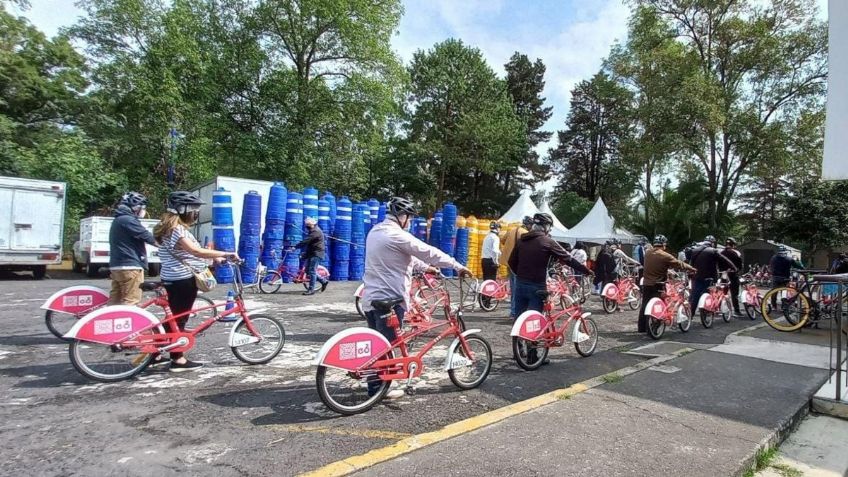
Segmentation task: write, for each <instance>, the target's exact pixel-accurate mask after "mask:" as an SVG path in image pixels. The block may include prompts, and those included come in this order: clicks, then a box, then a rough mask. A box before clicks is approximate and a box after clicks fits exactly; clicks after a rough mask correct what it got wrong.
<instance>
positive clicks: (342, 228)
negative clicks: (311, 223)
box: [330, 197, 353, 281]
mask: <svg viewBox="0 0 848 477" xmlns="http://www.w3.org/2000/svg"><path fill="white" fill-rule="evenodd" d="M351 209H352V204H351V202H350V199H348V198H347V197H340V198H339V200H338V201H336V214H337V215H336V223H335V225H334V226H333V237H335V238H337V239H338V240H334V241H333V253H332V256H333V262H332V267H330V277H331V278H332V279H333V280H337V281H347V279H348V271H349V268H350V233H351V228H352V225H353V220H352V214H351V212H352V210H351ZM331 212H332V210H331Z"/></svg>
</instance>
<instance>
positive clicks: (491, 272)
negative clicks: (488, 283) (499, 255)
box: [481, 258, 498, 280]
mask: <svg viewBox="0 0 848 477" xmlns="http://www.w3.org/2000/svg"><path fill="white" fill-rule="evenodd" d="M481 264H482V265H483V280H495V279H496V278H498V264H497V263H495V261H494V260H492V259H491V258H484V259H483V260H482V263H481Z"/></svg>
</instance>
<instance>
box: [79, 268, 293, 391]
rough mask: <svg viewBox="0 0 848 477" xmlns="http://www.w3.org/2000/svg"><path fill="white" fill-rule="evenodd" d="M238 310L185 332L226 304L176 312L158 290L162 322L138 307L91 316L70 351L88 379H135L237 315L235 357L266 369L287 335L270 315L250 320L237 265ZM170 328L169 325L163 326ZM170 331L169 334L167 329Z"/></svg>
mask: <svg viewBox="0 0 848 477" xmlns="http://www.w3.org/2000/svg"><path fill="white" fill-rule="evenodd" d="M232 268H233V275H234V277H235V280H234V281H233V291H234V294H235V300H234V303H233V307H232V308H231V309H229V310H224V311H223V312H222V313H221V314H219V315H217V316H214V317H211V318H209V319H207V320H205V321H203V322H202V323H200V324H198V325H197V326H196V327H194V328H191V329H190V328H189V327H188V326H186V328H185V330H184V331H181V330H180V329H179V325H178V324H177V320H178V319H180V318H183V317H186V316H191V315H193V314H199V313H202V312H204V311H206V310H208V309H213V308H220V307H224V306H226V305H227V304H226V303H221V304H218V305H212V306H210V307H203V308H200V309H194V310H189V311H187V312H185V313H180V314H179V315H174V314H172V313H171V308H170V306H169V305H168V299H167V295H166V294H165V293H163V292H164V289H163V288H155V290H156V292H157V293H156V305H158V306H161V307H162V308H163V309H164V310H165V318H164V319H163V320H162V321H161V322H160V321H159V319H157V318H156V317H155V316H154V315H153V314H151V313H150V312H149V311H147V310H144V309H141V308H137V307H134V306H124V305H115V306H107V307H104V308H100V309H98V310H95V311H94V312H92V313H89V314H88V315H86V316H85V317H83V318H82V319H81V320H80V321H78V322H77V323H76V324H75V325H74V327H73V328H71V331H69V332H68V333H67V334H66V335H65V337H66V338H70V339H73V340H74V342H73V343H71V345H70V348H69V350H68V352H69V355H70V359H71V364H73V365H74V368H76V370H77V371H79V372H80V374H82V375H83V376H86V377H87V378H90V379H93V380H95V381H102V382H114V381H120V380H123V379H129V378H131V377H133V376H135V375H137V374H138V373H140V372H142V371H144V369H145V368H147V366H149V365H150V363H151V362H152V361H153V358H155V357H156V356H159V355H161V354H163V353H166V352H187V351H189V350H190V349H192V347H194V343H195V341H196V337H197V336H198V335H199V334H201V333H203V332H204V331H205V330H207V329H208V328H209V327H211V326H212V325H213V324H215V322H218V321H221V320H222V319H224V318H226V317H228V316H231V315H236V316H238V317H239V318H238V320H237V321H236V323H234V325H233V327H232V329H231V330H230V338H229V345H230V349H231V350H232V352H233V354H234V355H235V356H236V358H238V359H239V360H241V361H242V362H245V363H247V364H264V363H267V362H269V361H271V360H272V359H274V357H276V356H277V354H279V353H280V351H281V350H282V349H283V345H284V344H285V339H286V333H285V330H284V329H283V325H282V324H281V323H280V322H279V321H277V319H275V318H273V317H271V316H268V315H260V314H255V315H250V314H249V313H248V311H247V309H245V305H244V299H243V298H242V294H243V290H244V287H243V286H242V283H241V273H240V272H239V268H238V267H236V266H233V267H232ZM163 325H164V326H163ZM166 327H167V330H166Z"/></svg>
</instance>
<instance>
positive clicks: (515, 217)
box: [500, 190, 539, 223]
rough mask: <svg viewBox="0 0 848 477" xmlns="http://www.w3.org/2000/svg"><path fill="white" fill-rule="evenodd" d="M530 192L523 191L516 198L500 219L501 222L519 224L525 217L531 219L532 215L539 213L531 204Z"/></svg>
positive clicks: (534, 205)
mask: <svg viewBox="0 0 848 477" xmlns="http://www.w3.org/2000/svg"><path fill="white" fill-rule="evenodd" d="M530 194H532V192H531V191H529V190H525V191H523V192H522V193H521V195H520V196H518V200H516V201H515V203H514V204H512V207H510V208H509V210H507V211H506V213H505V214H503V215H502V216H501V218H500V220H501V221H502V222H506V223H512V222H521V220H522V219H524V217H525V216H528V215H529V216H530V217H533V215H534V214H538V213H539V209H538V208H537V207H536V204H534V203H533V199H531V198H530Z"/></svg>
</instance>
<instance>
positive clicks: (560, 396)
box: [556, 393, 572, 401]
mask: <svg viewBox="0 0 848 477" xmlns="http://www.w3.org/2000/svg"><path fill="white" fill-rule="evenodd" d="M571 396H572V394H569V393H562V394H557V397H556V398H557V400H558V401H568V400H569V399H571Z"/></svg>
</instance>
